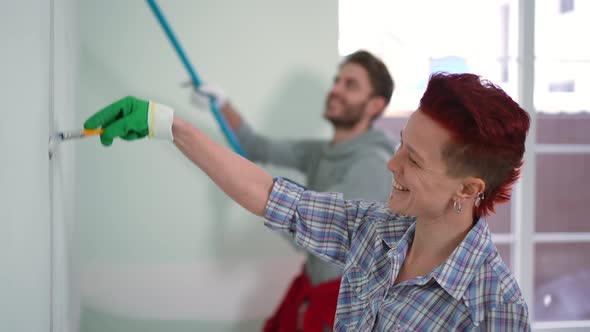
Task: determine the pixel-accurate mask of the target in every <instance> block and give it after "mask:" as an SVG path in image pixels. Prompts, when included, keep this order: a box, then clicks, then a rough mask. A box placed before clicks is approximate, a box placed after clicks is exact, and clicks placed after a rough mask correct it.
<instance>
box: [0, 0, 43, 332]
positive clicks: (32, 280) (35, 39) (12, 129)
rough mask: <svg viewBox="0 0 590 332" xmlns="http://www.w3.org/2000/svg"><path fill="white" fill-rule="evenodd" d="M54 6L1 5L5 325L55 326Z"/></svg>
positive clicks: (0, 258) (0, 316)
mask: <svg viewBox="0 0 590 332" xmlns="http://www.w3.org/2000/svg"><path fill="white" fill-rule="evenodd" d="M48 27H49V5H48V3H47V2H46V1H41V0H26V1H9V2H6V3H3V5H2V10H1V11H0V40H2V44H3V45H2V52H0V91H1V92H0V94H1V98H0V99H1V100H2V104H3V105H2V107H1V111H0V112H1V113H2V121H0V151H2V154H1V156H0V160H1V166H0V167H1V172H0V225H1V226H0V227H1V229H0V266H2V267H1V268H0V294H2V295H1V296H0V330H1V331H48V330H49V324H50V305H49V304H50V261H51V250H50V249H51V248H50V218H49V216H50V205H49V160H48V157H47V139H48V135H49V134H48V133H49V125H48V124H49V113H48V108H49V63H48V54H49V29H48Z"/></svg>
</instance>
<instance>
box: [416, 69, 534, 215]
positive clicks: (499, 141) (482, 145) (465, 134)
mask: <svg viewBox="0 0 590 332" xmlns="http://www.w3.org/2000/svg"><path fill="white" fill-rule="evenodd" d="M420 110H421V111H422V112H424V113H425V114H426V115H428V116H429V117H430V118H432V119H433V120H434V121H436V122H437V123H439V124H440V125H442V126H443V127H444V128H446V129H448V130H449V131H450V133H451V140H452V143H451V144H450V145H449V146H447V147H446V148H445V150H444V151H443V158H444V159H445V161H446V163H447V167H448V170H447V173H448V174H449V175H451V176H477V177H480V178H482V179H483V180H484V181H485V183H486V189H485V192H484V194H485V199H484V200H483V201H482V202H481V204H480V205H479V207H477V208H476V210H475V215H476V216H477V217H479V216H487V215H490V214H491V213H493V212H494V205H495V204H497V203H503V202H506V201H508V200H510V192H511V189H512V185H513V184H514V182H516V180H518V178H519V176H520V169H521V166H522V163H523V159H522V157H523V155H524V150H525V147H524V142H525V138H526V135H527V132H528V129H529V125H530V118H529V115H528V113H527V112H526V111H525V110H523V109H522V108H521V107H520V106H519V105H518V104H517V103H516V102H515V101H514V100H512V98H510V96H508V95H507V94H506V93H505V92H504V91H503V90H502V89H501V88H500V87H498V86H497V85H495V84H493V83H491V82H490V81H488V80H485V79H482V78H481V77H479V76H477V75H474V74H447V73H436V74H433V75H432V76H431V77H430V80H429V82H428V86H427V87H426V91H425V92H424V95H423V96H422V98H421V99H420Z"/></svg>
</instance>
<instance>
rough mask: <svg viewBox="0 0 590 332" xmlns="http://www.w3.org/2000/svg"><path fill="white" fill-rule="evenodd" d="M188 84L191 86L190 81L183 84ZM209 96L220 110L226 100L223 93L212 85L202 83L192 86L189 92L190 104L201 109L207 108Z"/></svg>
mask: <svg viewBox="0 0 590 332" xmlns="http://www.w3.org/2000/svg"><path fill="white" fill-rule="evenodd" d="M188 85H190V86H191V87H193V85H192V82H188V83H187V84H185V86H188ZM211 98H213V100H214V102H215V106H217V109H218V110H221V109H222V108H223V106H224V105H225V104H226V103H227V101H228V99H227V96H226V95H225V93H224V92H223V91H222V90H221V89H220V88H218V87H216V86H214V85H209V84H205V83H203V84H201V86H199V87H198V88H193V91H192V92H191V104H193V105H194V106H195V107H197V108H200V109H202V110H208V109H209V103H210V99H211Z"/></svg>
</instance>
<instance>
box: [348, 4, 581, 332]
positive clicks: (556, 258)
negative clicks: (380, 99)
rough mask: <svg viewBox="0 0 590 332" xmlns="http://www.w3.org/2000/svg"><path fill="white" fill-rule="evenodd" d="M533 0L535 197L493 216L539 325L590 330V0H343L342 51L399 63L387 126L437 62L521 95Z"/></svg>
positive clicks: (394, 125) (401, 117) (410, 103)
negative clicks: (525, 30)
mask: <svg viewBox="0 0 590 332" xmlns="http://www.w3.org/2000/svg"><path fill="white" fill-rule="evenodd" d="M525 2H527V3H528V4H529V5H530V4H531V3H532V4H533V5H534V6H535V8H534V11H529V13H530V12H534V13H535V17H534V22H535V26H534V27H533V28H534V29H531V31H534V33H535V36H536V38H535V41H534V42H535V43H534V45H535V49H534V50H532V49H531V50H526V51H528V52H531V53H528V54H532V52H534V55H535V56H534V82H533V83H534V92H533V102H534V108H535V109H536V110H537V111H536V112H534V114H531V116H532V117H533V118H534V119H535V123H536V132H535V135H533V136H532V137H534V138H535V140H534V141H529V142H528V143H527V144H530V148H529V150H530V151H534V152H533V155H534V156H535V158H534V161H533V162H532V165H533V168H532V169H533V171H534V172H535V176H534V177H532V176H531V177H530V178H529V177H526V178H525V177H523V179H522V181H521V184H520V185H521V186H522V187H525V188H528V191H527V192H531V193H533V196H534V199H533V200H532V203H530V204H529V203H526V202H524V203H523V202H522V201H519V200H515V199H513V200H512V201H511V202H510V203H509V204H505V205H500V206H499V207H498V210H497V213H496V214H495V215H494V216H493V217H492V218H490V219H489V224H490V228H491V230H492V232H493V237H494V241H495V242H496V244H497V246H498V249H499V251H500V255H501V256H502V257H503V259H504V260H505V261H506V262H507V263H508V264H510V266H511V267H512V269H513V271H515V273H516V274H520V275H521V277H522V278H523V279H520V280H521V281H520V282H521V283H522V285H521V286H523V285H525V286H528V285H531V286H528V287H530V288H529V289H530V293H531V294H529V297H528V298H527V301H528V303H529V306H530V307H531V312H532V313H533V315H532V316H531V320H532V322H533V326H534V328H535V330H542V331H549V330H552V331H553V330H560V331H580V330H590V301H588V299H589V298H590V282H588V280H590V223H588V222H587V219H588V218H587V216H588V215H590V204H588V203H589V202H590V201H589V199H590V186H589V184H590V177H588V175H587V169H588V167H587V165H590V112H588V111H589V110H590V99H588V96H589V95H590V44H588V43H585V42H583V40H584V39H583V36H584V34H585V32H586V31H590V1H585V2H578V3H577V7H576V8H575V11H574V1H573V0H569V1H568V0H543V1H534V0H520V1H519V0H493V1H481V2H480V1H471V0H449V1H437V0H417V1H411V2H408V1H390V0H371V1H366V0H340V6H339V10H340V20H339V23H340V34H339V41H338V45H339V51H340V54H341V55H346V54H348V53H350V52H353V51H355V50H357V49H360V48H363V49H367V50H369V51H371V52H373V53H375V54H377V55H379V56H380V57H381V58H382V59H383V60H384V62H385V63H386V64H387V65H388V67H389V69H390V70H391V72H392V75H393V77H394V79H395V81H396V91H395V92H394V95H393V97H392V101H391V104H390V109H389V110H388V112H387V116H386V117H384V118H383V119H381V120H380V122H379V123H378V124H377V125H378V126H380V127H381V128H385V129H387V130H391V132H392V133H393V134H396V133H399V130H400V129H401V126H403V124H404V123H405V121H406V117H407V115H408V113H409V112H411V111H413V110H414V109H415V108H416V106H417V104H418V102H419V97H420V96H421V95H422V93H423V91H424V88H425V85H426V82H427V80H428V76H429V74H430V73H432V72H435V71H447V72H473V73H476V74H480V75H482V76H484V77H485V78H488V79H490V80H491V81H492V82H494V83H496V84H499V85H500V86H501V87H502V88H504V89H505V90H506V92H508V93H509V94H510V95H511V96H512V97H513V98H515V99H517V97H518V93H519V91H518V79H519V77H518V75H519V71H518V69H519V65H520V64H519V63H518V62H517V58H518V56H517V50H518V49H519V46H520V45H519V40H518V36H519V29H520V28H521V27H519V18H520V17H523V15H525V13H521V12H519V4H520V3H525ZM555 8H559V10H556V9H555ZM563 13H568V15H562V14H563ZM526 15H528V13H526ZM531 22H532V21H531ZM523 43H524V42H523ZM525 61H528V60H526V59H525ZM531 108H532V107H531ZM531 174H532V173H531ZM532 188H535V190H533V189H532ZM523 211H524V212H523ZM527 211H529V212H530V215H533V214H534V215H535V218H534V219H535V220H534V221H531V220H525V221H524V222H525V223H528V224H529V225H531V224H532V226H533V227H528V228H526V227H524V228H523V227H520V225H518V224H516V222H517V220H521V219H522V217H519V216H526V215H529V213H528V212H527ZM523 239H525V240H523ZM526 239H529V240H526ZM525 241H531V242H529V243H532V248H533V249H532V250H533V253H532V256H533V257H532V259H533V260H532V261H533V262H534V264H533V265H532V266H534V267H533V268H532V269H528V270H532V271H526V272H523V266H524V265H525V264H526V262H530V261H531V257H529V256H527V255H529V254H527V253H526V252H525V251H523V252H521V251H518V250H515V248H517V247H519V245H521V243H520V242H525ZM523 262H524V263H523ZM528 266H531V265H528ZM523 288H524V287H523ZM525 295H526V294H525Z"/></svg>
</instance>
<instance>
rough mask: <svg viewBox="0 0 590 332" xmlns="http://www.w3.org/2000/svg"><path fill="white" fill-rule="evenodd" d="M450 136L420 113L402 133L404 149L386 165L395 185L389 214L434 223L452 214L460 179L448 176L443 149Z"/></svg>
mask: <svg viewBox="0 0 590 332" xmlns="http://www.w3.org/2000/svg"><path fill="white" fill-rule="evenodd" d="M448 143H450V135H449V132H448V131H447V130H446V129H444V128H443V127H441V126H440V125H439V124H437V123H436V122H434V121H433V120H432V119H431V118H430V117H428V116H427V115H425V114H424V113H422V112H421V111H420V110H418V111H416V112H414V113H412V115H411V116H410V118H409V119H408V122H407V123H406V126H405V128H404V129H403V131H402V133H401V146H400V147H399V149H398V150H397V152H396V153H395V155H393V157H392V158H391V159H390V160H389V162H388V163H387V168H388V169H389V170H390V171H391V172H392V173H393V175H394V181H393V188H392V192H391V195H390V196H389V199H388V201H387V205H388V207H389V209H390V210H392V211H394V212H401V213H403V214H406V215H411V216H416V217H421V218H427V219H435V218H439V217H442V216H444V215H445V214H447V213H450V212H452V206H453V197H454V195H455V194H456V193H458V192H459V191H460V190H461V187H462V183H461V179H456V178H452V177H450V176H448V175H447V166H446V163H445V161H444V160H443V156H442V153H443V148H444V147H445V146H446V145H447V144H448Z"/></svg>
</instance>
